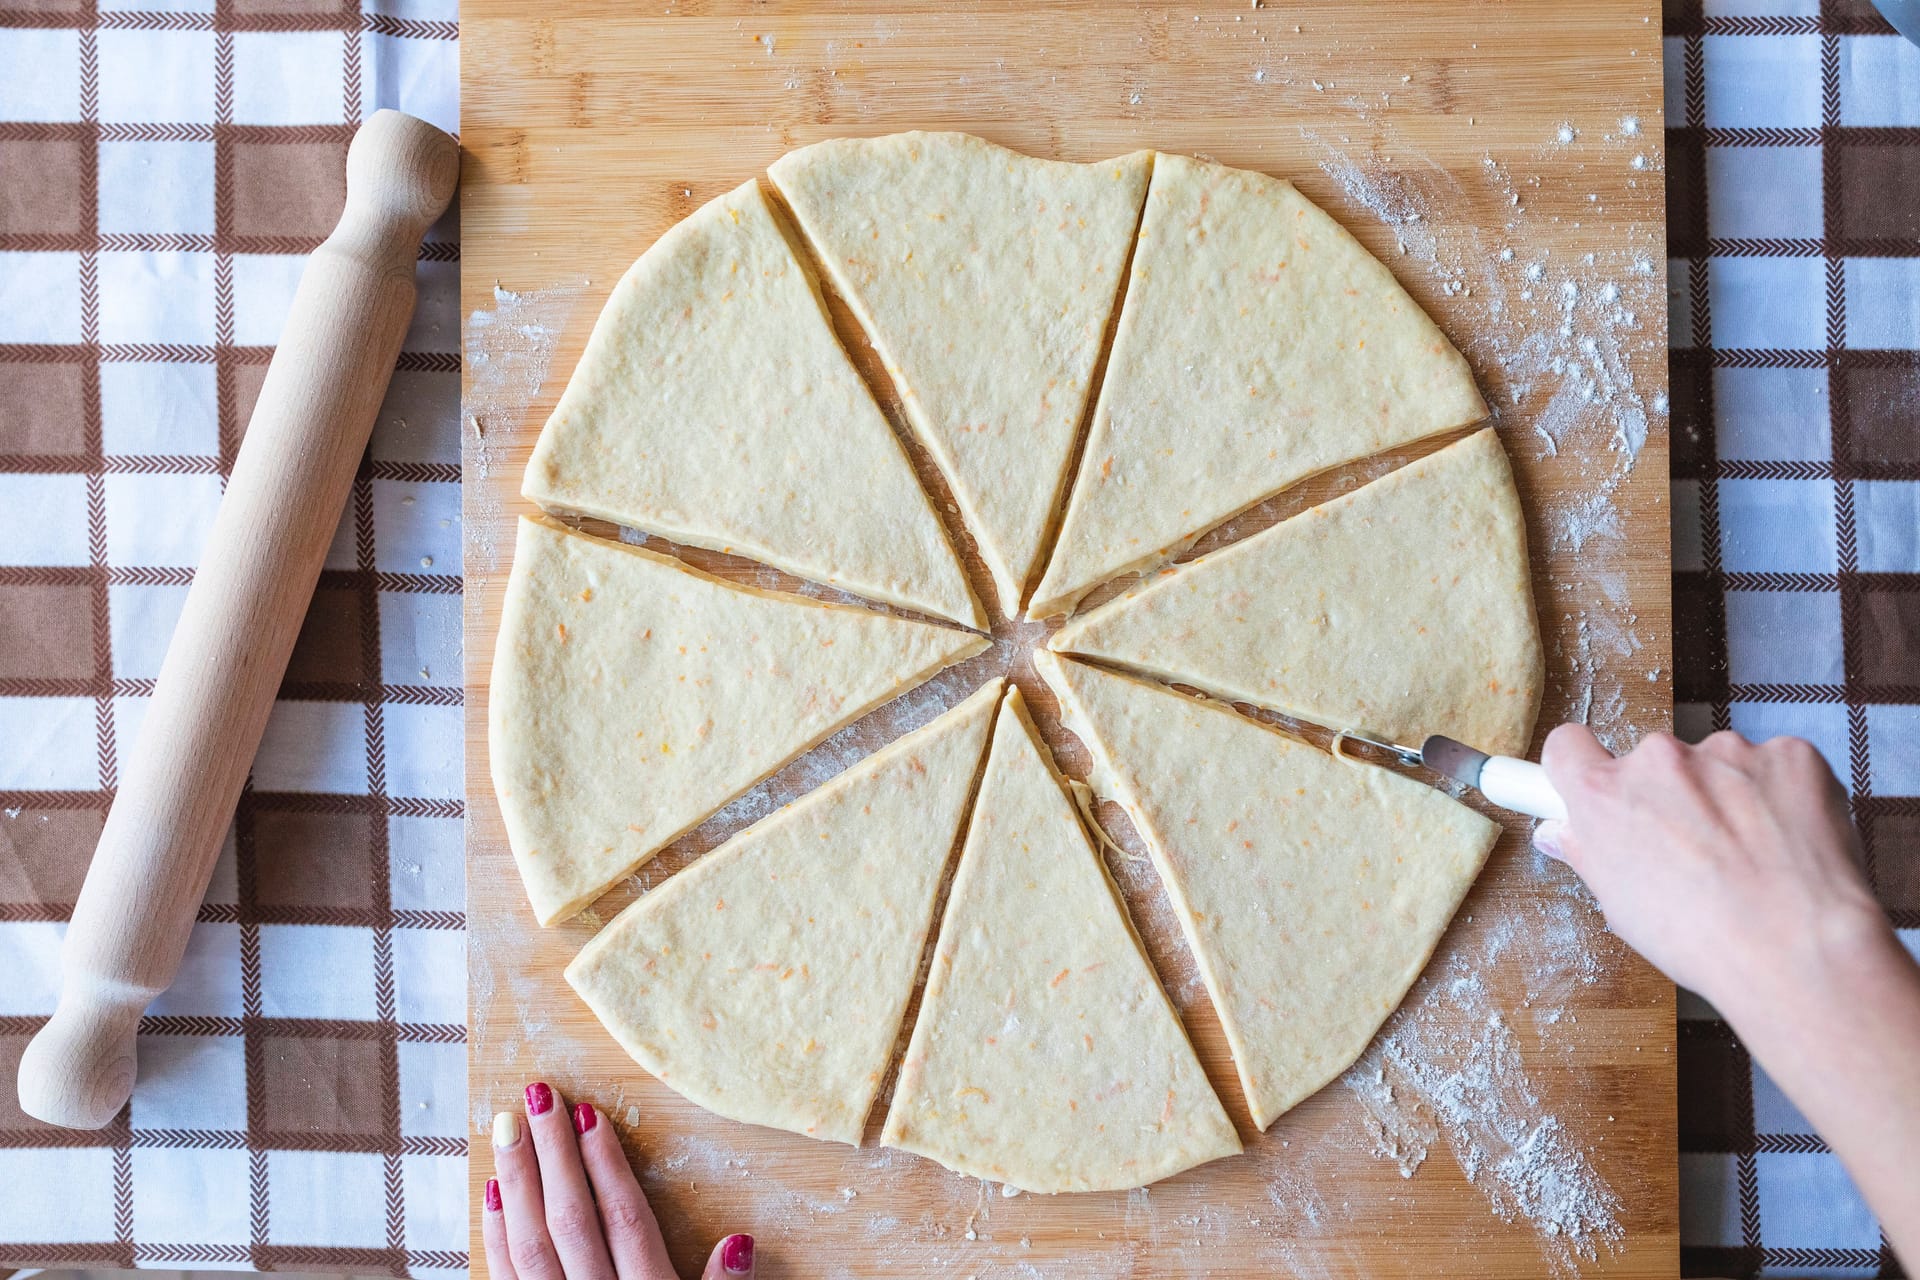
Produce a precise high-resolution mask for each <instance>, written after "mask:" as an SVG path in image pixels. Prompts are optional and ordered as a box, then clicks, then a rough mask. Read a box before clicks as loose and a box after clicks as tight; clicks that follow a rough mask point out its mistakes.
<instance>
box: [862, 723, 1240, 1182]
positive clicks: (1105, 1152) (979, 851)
mask: <svg viewBox="0 0 1920 1280" xmlns="http://www.w3.org/2000/svg"><path fill="white" fill-rule="evenodd" d="M883 1141H885V1143H886V1144H887V1145H888V1146H892V1147H901V1148H904V1149H905V1150H908V1151H913V1152H917V1153H918V1154H920V1155H923V1156H927V1157H929V1158H931V1159H934V1160H937V1161H939V1162H940V1163H941V1164H943V1165H945V1166H947V1167H948V1168H949V1169H953V1170H955V1171H956V1172H959V1173H963V1174H967V1175H969V1176H972V1177H979V1178H992V1179H993V1180H995V1181H997V1182H1004V1183H1007V1184H1009V1185H1012V1186H1015V1187H1019V1188H1022V1189H1024V1190H1027V1191H1047V1192H1053V1191H1103V1190H1114V1189H1119V1188H1123V1187H1139V1186H1145V1185H1146V1184H1147V1183H1149V1182H1154V1181H1157V1180H1158V1179H1160V1178H1165V1177H1168V1176H1170V1175H1172V1174H1175V1173H1178V1172H1180V1171H1181V1170H1182V1169H1187V1168H1190V1167H1192V1166H1193V1165H1196V1164H1200V1163H1202V1162H1203V1161H1207V1160H1212V1159H1215V1158H1216V1157H1219V1156H1224V1155H1232V1154H1234V1153H1235V1152H1237V1151H1239V1150H1240V1139H1239V1137H1238V1136H1237V1135H1236V1134H1235V1133H1234V1130H1233V1125H1232V1123H1231V1122H1230V1121H1229V1120H1228V1119H1227V1115H1226V1112H1225V1111H1224V1110H1223V1109H1222V1108H1221V1106H1220V1099H1219V1098H1218V1097H1216V1096H1215V1095H1214V1092H1213V1088H1212V1086H1211V1085H1209V1084H1208V1083H1207V1077H1206V1073H1205V1072H1204V1071H1202V1070H1201V1067H1200V1062H1199V1059H1198V1058H1196V1057H1195V1056H1194V1052H1193V1047H1192V1046H1191V1045H1190V1044H1189V1043H1188V1042H1187V1036H1186V1032H1185V1030H1184V1029H1183V1028H1182V1027H1181V1025H1180V1019H1179V1017H1178V1016H1177V1015H1176V1014H1175V1013H1174V1010H1173V1006H1172V1005H1171V1004H1170V1003H1169V1002H1168V1000H1167V996H1166V993H1165V992H1164V991H1162V990H1161V989H1160V983H1159V981H1158V980H1157V979H1156V978H1155V977H1154V974H1153V970H1152V969H1151V968H1150V967H1149V966H1148V964H1147V959H1146V956H1145V955H1144V954H1143V953H1142V952H1141V950H1140V944H1139V942H1138V940H1137V939H1136V938H1135V937H1134V934H1133V930H1132V926H1131V924H1130V922H1129V921H1128V919H1127V915H1126V910H1125V908H1124V907H1123V906H1122V905H1121V902H1120V898H1119V894H1118V891H1117V890H1116V889H1115V888H1114V885H1113V882H1112V881H1111V880H1109V879H1108V878H1107V871H1106V867H1105V865H1104V864H1103V863H1102V862H1101V861H1100V855H1099V854H1098V853H1096V852H1095V851H1094V848H1093V846H1092V845H1091V844H1090V843H1088V840H1087V834H1086V831H1085V829H1084V828H1082V827H1081V825H1080V817H1079V814H1078V813H1077V812H1076V811H1075V809H1074V806H1073V802H1072V801H1071V800H1069V799H1068V798H1067V793H1066V790H1065V788H1064V786H1063V784H1062V782H1061V779H1060V777H1059V775H1058V774H1057V773H1055V772H1054V768H1053V764H1052V762H1051V760H1050V759H1049V758H1048V757H1047V756H1046V754H1045V749H1044V748H1043V747H1041V746H1040V744H1039V742H1038V741H1037V739H1036V738H1035V736H1034V731H1033V727H1032V725H1031V723H1030V722H1029V721H1028V720H1027V716H1026V710H1025V708H1024V707H1023V706H1022V704H1021V700H1020V691H1019V690H1018V689H1013V690H1009V691H1008V693H1007V700H1006V703H1005V705H1004V706H1003V707H1002V708H1001V711H1000V718H999V722H998V723H997V724H996V725H995V727H994V735H993V748H992V750H991V751H990V753H989V754H988V757H987V771H986V775H985V776H984V777H983V778H982V780H981V783H980V798H979V800H978V801H977V802H976V804H975V807H974V814H973V822H972V825H971V826H970V828H969V829H968V831H967V844H966V849H965V851H964V852H963V853H962V854H961V858H960V869H959V870H958V871H957V872H956V873H955V875H954V881H953V892H952V895H951V896H950V898H949V899H948V904H947V912H946V919H945V920H944V921H943V922H942V924H941V926H940V941H939V943H938V945H937V946H936V947H935V949H934V955H933V968H932V971H931V972H930V973H929V975H928V977H927V990H926V996H925V998H924V1000H923V1002H922V1004H921V1007H920V1017H919V1021H918V1022H917V1023H916V1024H915V1025H914V1028H913V1039H912V1042H911V1043H910V1044H909V1045H908V1047H907V1056H906V1060H905V1062H904V1063H903V1064H902V1065H901V1068H900V1083H899V1087H898V1088H897V1089H896V1090H895V1091H894V1097H893V1106H892V1107H891V1109H890V1110H889V1111H888V1113H887V1125H886V1132H885V1135H884V1138H883Z"/></svg>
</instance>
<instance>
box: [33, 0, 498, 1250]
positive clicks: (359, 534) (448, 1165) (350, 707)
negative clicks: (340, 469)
mask: <svg viewBox="0 0 1920 1280" xmlns="http://www.w3.org/2000/svg"><path fill="white" fill-rule="evenodd" d="M456 19H457V12H456V10H455V7H454V5H453V3H452V0H444V2H441V0H368V3H367V4H366V5H365V6H364V7H363V6H362V5H361V4H359V3H358V2H357V0H131V3H130V4H128V5H125V6H122V5H109V4H105V3H95V0H0V1187H4V1188H5V1189H6V1193H5V1194H4V1195H0V1263H30V1262H39V1263H55V1264H69V1265H72V1264H98V1265H119V1266H132V1265H150V1266H164V1267H181V1266H192V1267H229V1268H257V1269H297V1270H302V1271H315V1270H326V1271H358V1272H368V1271H373V1272H390V1273H392V1274H396V1275H399V1274H409V1273H411V1274H427V1273H431V1272H435V1271H448V1272H459V1271H463V1270H464V1269H465V1267H466V1265H467V1253H466V1240H467V1232H466V1190H465V1189H466V1149H467V1148H466V1052H465V1040H466V1031H465V1025H464V1024H465V1021H466V1000H465V969H466V967H465V936H464V928H465V916H464V914H463V906H464V902H463V899H464V891H463V881H462V869H463V868H462V851H461V823H462V817H463V812H464V809H463V803H462V792H461V770H460V750H461V747H460V743H461V714H462V712H461V690H460V659H459V645H460V598H459V592H460V577H459V573H460V531H459V479H460V472H459V442H458V414H459V355H458V337H457V335H458V326H457V314H456V313H457V306H458V301H457V299H458V288H457V273H458V258H459V250H458V245H457V244H456V243H455V242H454V240H453V239H452V238H451V232H450V230H449V229H450V228H451V227H452V226H453V225H454V224H453V223H452V222H451V221H449V222H448V224H447V225H446V227H443V228H440V229H436V233H435V234H434V235H433V236H431V237H430V243H429V244H428V245H427V246H426V247H425V248H424V249H423V251H422V255H421V257H422V262H421V267H420V274H421V286H422V295H421V302H420V308H419V312H418V315H417V317H416V319H415V322H414V325H413V328H412V331H411V332H410V334H409V336H408V339H407V343H406V347H405V352H404V354H403V355H402V356H401V357H400V361H399V366H398V372H397V373H396V374H395V377H394V382H393V387H392V391H391V393H390V394H389V397H388V400H387V404H386V407H385V408H384V410H383V411H382V413H381V417H380V421H379V425H378V427H377V428H376V432H375V437H374V440H373V443H372V446H371V447H370V449H369V451H368V454H367V457H366V460H365V462H364V463H363V465H362V467H361V469H360V473H359V475H358V477H357V479H356V481H355V484H354V487H353V495H352V498H351V501H350V505H349V507H348V510H347V513H346V517H345V519H344V521H343V522H342V524H341V527H340V532H339V535H338V536H337V537H336V539H335V541H334V544H333V547H332V549H331V551H330V552H329V555H328V560H327V568H326V571H325V573H324V575H323V576H322V579H321V582H320V589H319V593H318V596H317V598H316V599H315V601H314V604H313V607H312V609H311V611H310V612H309V614H308V617H307V621H306V625H305V628H304V630H303V632H302V634H301V638H300V642H299V645H298V648H297V650H296V652H295V655H294V658H293V661H292V665H291V668H290V670H289V671H288V673H287V677H286V682H285V684H284V685H283V686H282V688H281V691H280V695H279V697H280V700H279V702H278V704H277V706H276V708H275V712H274V716H273V720H272V723H271V725H270V726H269V728H268V731H267V737H266V741H265V744H264V745H263V747H262V749H261V753H260V757H259V759H258V761H257V762H256V764H255V767H254V771H253V776H252V778H251V781H250V783H249V787H248V790H247V793H246V795H245V797H244V798H243V799H242V801H241V804H240V809H239V812H238V814H237V816H236V819H235V822H234V827H233V833H232V836H231V838H230V840H229V843H228V847H227V849H226V850H225V852H224V854H223V856H222V858H221V861H220V865H219V868H218V870H217V871H216V873H215V875H214V879H213V884H212V887H211V888H210V889H209V890H208V893H207V897H206V902H205V905H204V906H202V908H201V910H200V914H199V920H198V923H197V925H196V926H195V930H194V934H193V938H192V941H191V943H190V945H189V948H188V951H187V957H186V962H185V966H184V968H183V970H182V972H181V976H180V979H179V981H178V982H177V983H176V985H175V986H174V987H173V988H172V989H171V990H170V991H168V992H167V993H166V994H165V995H164V996H162V997H161V998H160V1000H158V1001H157V1002H156V1003H155V1004H154V1005H153V1007H152V1009H151V1010H150V1012H149V1014H148V1016H147V1017H146V1019H145V1020H144V1021H143V1023H142V1025H141V1033H142V1034H141V1039H140V1060H141V1072H140V1080H139V1084H138V1086H137V1088H136V1090H135V1093H134V1096H133V1100H132V1102H131V1103H130V1105H129V1106H128V1108H127V1110H125V1111H124V1112H122V1113H121V1115H120V1116H119V1118H118V1119H117V1120H116V1121H115V1122H114V1123H113V1124H112V1125H111V1126H110V1127H109V1128H107V1129H106V1130H105V1131H103V1132H100V1133H82V1132H74V1131H69V1130H60V1129H55V1128H51V1127H49V1126H45V1125H41V1124H38V1123H36V1122H34V1121H32V1120H30V1119H29V1118H27V1117H26V1116H24V1115H22V1114H21V1113H20V1112H19V1110H18V1109H17V1106H16V1103H15V1098H14V1086H13V1074H14V1071H15V1069H16V1064H17V1062H18V1059H19V1055H20V1051H21V1049H22V1048H23V1047H24V1046H25V1044H26V1042H27V1040H28V1039H29V1038H30V1037H31V1035H32V1034H33V1032H34V1031H35V1030H37V1029H38V1028H39V1026H40V1025H41V1023H42V1022H43V1021H44V1020H45V1018H46V1015H47V1014H48V1013H49V1012H50V1010H51V1009H52V1006H53V1001H54V997H55V991H56V983H57V972H58V971H57V945H58V940H59V937H60V934H61V931H62V928H63V926H64V922H65V921H66V919H67V918H68V916H69V913H70V910H71V905H72V902H73V900H74V897H75V895H76V893H77V892H78V889H79V885H80V880H81V878H82V876H83V874H84V871H85V866H86V860H87V856H88V854H89V853H90V851H91V849H92V846H93V843H94V840H95V838H96V836H97V835H98V832H99V829H100V823H101V819H102V817H103V815H104V813H105V810H106V807H107V805H108V802H109V801H110V799H111V797H112V794H113V787H114V780H115V774H116V770H117V766H118V762H119V760H120V759H121V758H122V756H123V754H124V752H125V750H126V748H127V745H128V744H129V743H130V742H131V740H132V735H133V734H134V732H135V731H136V729H137V726H138V723H139V720H140V716H141V712H142V710H143V707H144V700H145V699H146V697H147V696H148V695H149V694H150V692H151V690H152V686H153V679H154V676H155V674H156V673H157V671H158V668H159V662H160V657H161V654H162V652H163V651H164V648H165V645H166V640H167V636H168V634H169V633H170V631H171V628H172V625H173V620H174V618H175V617H176V616H177V613H178V610H179V607H180V603H181V600H182V598H183V596H184V594H185V590H186V587H187V584H188V583H189V582H190V581H191V579H192V576H193V566H194V564H195V563H196V560H197V558H198V555H199V548H200V544H201V540H202V538H203V537H204V535H205V532H206V530H207V527H208V523H209V521H210V520H211V518H212V516H213V513H214V509H215V506H216V505H217V503H218V501H219V497H220V492H221V486H222V484H223V482H224V478H225V476H226V475H227V474H228V472H229V470H230V468H231V466H232V463H233V459H234V455H235V452H236V450H237V449H238V447H239V443H240V437H241V433H242V432H243V431H244V430H245V427H246V422H247V419H248V417H249V415H250V412H251V408H252V404H253V400H254V397H255V396H256V395H257V394H258V392H259V388H260V382H261V378H262V377H263V375H264V374H265V371H266V366H267V362H268V360H269V358H270V357H271V355H272V351H273V344H274V342H275V341H276V339H277V336H278V329H279V325H280V323H281V319H282V317H283V315H284V314H285V311H286V307H287V303H288V301H289V299H290V297H291V292H292V289H293V286H294V284H295V282H296V281H297V279H298V276H299V271H300V268H301V264H302V258H303V256H304V255H305V254H306V253H308V252H309V251H311V250H312V249H313V248H314V246H315V245H317V244H318V243H319V242H320V240H321V239H322V238H324V237H325V235H326V234H327V232H328V231H329V230H330V229H331V228H332V225H333V223H334V220H335V218H336V217H337V216H338V213H339V210H340V206H341V202H342V200H343V199H344V196H345V178H344V167H343V162H344V157H345V153H346V146H347V142H348V140H349V138H351V136H352V134H353V130H354V127H355V125H356V123H357V122H358V121H359V119H360V118H361V117H362V116H363V115H364V114H365V113H367V112H368V111H371V110H373V109H374V108H376V107H381V106H397V107H400V108H402V109H405V110H408V111H412V112H414V113H415V114H418V115H422V116H425V117H426V118H428V119H430V120H433V121H434V122H435V123H438V124H440V125H442V126H443V127H445V128H448V129H452V128H455V127H456V124H457V121H456V103H457V83H456V81H457V74H456V67H457V43H456V42H457V35H458V28H457V23H456Z"/></svg>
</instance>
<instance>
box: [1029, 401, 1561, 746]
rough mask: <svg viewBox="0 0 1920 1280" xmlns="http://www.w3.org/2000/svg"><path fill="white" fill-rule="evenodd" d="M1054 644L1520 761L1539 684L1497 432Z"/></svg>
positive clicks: (1293, 711) (1528, 595)
mask: <svg viewBox="0 0 1920 1280" xmlns="http://www.w3.org/2000/svg"><path fill="white" fill-rule="evenodd" d="M1048 647H1049V648H1051V649H1054V650H1056V651H1060V652H1067V653H1080V654H1087V655H1089V656H1091V657H1095V658H1100V659H1102V660H1104V661H1107V662H1112V663H1117V664H1119V665H1121V666H1126V667H1132V668H1136V669H1138V670H1141V671H1147V672H1150V673H1152V674H1154V675H1157V676H1160V677H1162V678H1163V679H1167V680H1177V681H1179V682H1180V683H1182V684H1190V685H1193V686H1194V687H1196V688H1199V689H1204V690H1206V691H1207V692H1209V693H1217V694H1219V695H1221V696H1223V697H1227V698H1232V699H1234V700H1236V701H1240V702H1251V703H1255V704H1257V705H1259V706H1263V707H1270V708H1272V709H1274V710H1276V711H1282V712H1285V713H1287V714H1289V715H1296V716H1299V717H1300V718H1302V719H1304V720H1311V721H1315V722H1317V723H1319V724H1323V725H1327V726H1329V727H1330V728H1334V729H1359V730H1362V731H1365V732H1369V733H1379V734H1385V735H1387V736H1388V737H1390V738H1392V739H1394V740H1395V741H1399V742H1404V743H1409V744H1411V745H1413V746H1416V747H1417V746H1419V745H1420V743H1421V741H1422V740H1423V739H1424V738H1425V737H1426V736H1427V735H1428V734H1430V733H1444V734H1447V735H1449V736H1450V737H1454V738H1458V739H1460V740H1461V741H1462V742H1465V743H1467V744H1469V745H1471V746H1475V747H1478V748H1480V749H1481V750H1483V751H1488V752H1492V753H1494V754H1498V755H1518V754H1521V753H1522V752H1524V751H1525V750H1526V749H1527V744H1528V742H1529V741H1530V740H1531V739H1532V737H1533V722H1534V717H1535V716H1536V715H1537V714H1538V712H1539V709H1540V691H1541V686H1542V684H1543V682H1544V679H1545V662H1544V659H1543V658H1542V656H1541V652H1540V631H1539V627H1538V624H1537V623H1536V621H1535V618H1534V612H1533V589H1532V584H1531V582H1530V580H1529V578H1528V574H1527V532H1526V525H1525V522H1524V521H1523V519H1522V518H1521V513H1520V499H1519V496H1518V495H1517V494H1516V493H1515V492H1514V488H1513V472H1512V471H1511V469H1509V468H1508V466H1507V458H1506V454H1505V453H1504V452H1503V451H1502V450H1501V448H1500V441H1499V438H1498V436H1497V435H1495V433H1494V432H1493V430H1492V429H1491V428H1489V429H1487V430H1485V431H1480V432H1477V433H1475V434H1474V435H1471V436H1468V437H1467V438H1466V439H1464V440H1461V441H1458V442H1456V443H1454V444H1451V445H1449V446H1447V447H1446V448H1445V449H1442V450H1440V451H1439V452H1438V453H1435V454H1432V455H1430V456H1428V457H1426V458H1422V459H1420V460H1419V461H1417V462H1412V463H1409V464H1408V465H1407V466H1404V467H1402V468H1400V469H1399V470H1398V471H1393V472H1390V473H1388V474H1387V475H1386V476H1384V477H1382V478H1381V479H1379V480H1376V481H1374V482H1373V483H1372V484H1369V485H1366V486H1363V487H1362V488H1359V489H1356V490H1354V491H1353V492H1352V493H1349V494H1345V495H1343V496H1341V497H1339V498H1336V499H1334V500H1333V501H1331V502H1328V503H1326V504H1324V505H1323V506H1318V507H1313V508H1310V509H1309V510H1306V511H1303V512H1301V513H1300V514H1299V515H1297V516H1294V517H1293V518H1292V519H1291V520H1284V521H1282V522H1281V523H1279V524H1277V525H1274V526H1273V527H1272V528H1270V529H1267V530H1264V531H1263V532H1261V533H1257V534H1254V535H1253V536H1252V537H1250V538H1245V539H1243V540H1241V541H1240V542H1237V543H1234V544H1233V545H1231V546H1229V547H1226V548H1224V549H1222V550H1220V551H1216V552H1214V553H1213V554H1212V555H1209V556H1203V557H1201V558H1200V559H1198V560H1195V561H1193V562H1192V563H1191V564H1186V565H1181V566H1179V567H1178V568H1174V569H1170V570H1167V571H1165V572H1164V573H1162V574H1160V575H1157V576H1155V577H1153V578H1150V579H1147V580H1145V581H1144V582H1143V583H1142V585H1141V586H1139V587H1137V588H1136V589H1134V590H1133V591H1130V592H1128V593H1127V594H1125V595H1123V596H1119V597H1116V598H1115V599H1113V600H1110V601H1108V602H1107V603H1106V604H1104V605H1102V606H1101V607H1100V608H1098V609H1095V610H1093V611H1092V612H1091V613H1088V614H1086V615H1085V616H1083V617H1079V618H1075V619H1074V620H1073V621H1071V622H1069V623H1068V624H1067V625H1066V626H1064V627H1062V628H1061V629H1060V630H1059V631H1058V632H1056V633H1055V634H1054V636H1053V639H1052V640H1051V641H1049V643H1048Z"/></svg>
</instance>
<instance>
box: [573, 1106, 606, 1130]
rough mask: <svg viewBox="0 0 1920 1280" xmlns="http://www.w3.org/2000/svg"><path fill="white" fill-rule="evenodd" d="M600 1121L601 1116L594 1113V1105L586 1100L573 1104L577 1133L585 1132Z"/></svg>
mask: <svg viewBox="0 0 1920 1280" xmlns="http://www.w3.org/2000/svg"><path fill="white" fill-rule="evenodd" d="M599 1122H600V1117H599V1116H596V1115H594V1114H593V1108H592V1107H590V1106H588V1105H587V1104H586V1103H584V1102H576V1103H574V1104H573V1131H574V1132H575V1133H585V1132H586V1131H587V1130H589V1129H591V1128H593V1126H594V1125H596V1124H598V1123H599Z"/></svg>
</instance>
